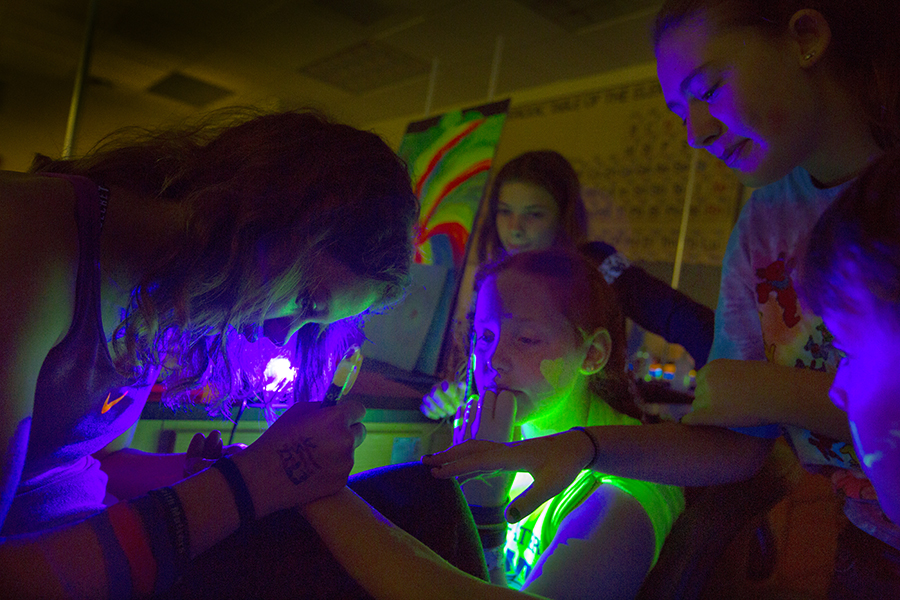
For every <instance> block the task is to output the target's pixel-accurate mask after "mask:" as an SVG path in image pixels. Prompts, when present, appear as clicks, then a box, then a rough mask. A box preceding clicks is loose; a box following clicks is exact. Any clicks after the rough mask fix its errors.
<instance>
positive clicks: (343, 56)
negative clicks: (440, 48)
mask: <svg viewBox="0 0 900 600" xmlns="http://www.w3.org/2000/svg"><path fill="white" fill-rule="evenodd" d="M299 70H300V73H301V74H302V75H305V76H306V77H309V78H311V79H315V80H317V81H322V82H324V83H327V84H329V85H333V86H334V87H337V88H340V89H342V90H345V91H347V92H350V93H351V94H363V93H366V92H370V91H372V90H377V89H379V88H383V87H387V86H390V85H394V84H397V83H400V82H402V81H407V80H409V79H413V78H416V77H421V76H424V75H428V74H429V73H430V72H431V65H430V64H427V63H425V62H422V61H421V60H419V59H417V58H414V57H412V56H409V55H408V54H405V53H403V52H401V51H400V50H397V49H396V48H393V47H391V46H388V45H387V44H384V43H381V42H377V41H369V42H363V43H361V44H356V45H355V46H351V47H349V48H345V49H344V50H341V51H340V52H337V53H335V54H332V55H331V56H326V57H325V58H323V59H321V60H318V61H316V62H314V63H312V64H309V65H307V66H305V67H302V68H300V69H299Z"/></svg>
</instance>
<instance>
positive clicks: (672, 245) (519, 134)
mask: <svg viewBox="0 0 900 600" xmlns="http://www.w3.org/2000/svg"><path fill="white" fill-rule="evenodd" d="M542 148H546V149H551V150H556V151H557V152H559V153H560V154H562V155H563V156H565V157H566V158H567V159H569V161H570V162H571V163H572V164H573V166H574V167H575V170H576V171H577V172H578V175H579V178H580V180H581V184H582V192H583V196H584V200H585V205H586V207H587V210H588V216H589V233H590V237H591V239H597V240H604V241H606V242H608V243H610V244H612V245H613V246H615V247H616V248H617V249H618V250H619V251H621V252H622V253H623V254H625V255H626V256H627V257H628V258H629V259H631V260H637V261H650V262H669V263H671V262H672V261H673V260H674V257H675V252H676V247H677V244H678V235H679V228H680V225H681V215H682V211H683V208H684V203H685V190H686V186H687V183H688V174H689V170H690V165H691V158H692V153H693V152H694V151H693V149H692V148H690V147H689V146H688V145H687V143H686V141H685V134H684V127H683V126H682V124H681V122H680V120H679V119H678V117H676V116H675V115H673V114H672V113H671V112H670V111H669V110H668V109H667V108H666V106H665V101H664V100H663V95H662V89H661V88H660V85H659V82H658V81H657V80H656V79H655V78H649V79H641V80H637V81H634V82H629V83H625V84H621V85H616V86H611V87H607V88H602V89H596V90H592V91H585V92H580V93H575V94H570V95H565V96H559V97H555V98H547V99H542V100H540V101H536V102H530V103H516V102H513V104H512V106H511V107H510V109H509V114H508V115H507V122H506V126H505V127H504V130H503V136H502V138H501V140H500V145H499V147H498V149H497V157H496V160H495V164H496V165H498V166H500V165H503V164H504V163H505V162H507V161H508V160H510V159H512V158H514V157H516V156H517V155H519V154H521V153H522V152H526V151H528V150H537V149H542ZM694 186H695V187H694V193H693V195H692V202H691V207H690V221H689V225H688V230H687V236H686V239H685V249H684V256H683V262H684V264H685V265H708V266H713V267H719V266H720V265H721V262H722V257H723V255H724V252H725V246H726V244H727V242H728V236H729V234H730V233H731V229H732V226H733V224H734V220H735V216H736V214H737V210H738V208H739V203H740V200H741V195H742V187H741V184H740V182H738V180H737V178H736V177H735V176H734V174H733V173H731V171H730V170H729V169H728V168H727V167H726V166H725V165H724V164H723V163H722V162H721V161H719V160H717V159H716V158H714V157H713V156H712V155H710V154H709V153H708V152H700V153H699V155H698V157H697V173H696V179H695V184H694Z"/></svg>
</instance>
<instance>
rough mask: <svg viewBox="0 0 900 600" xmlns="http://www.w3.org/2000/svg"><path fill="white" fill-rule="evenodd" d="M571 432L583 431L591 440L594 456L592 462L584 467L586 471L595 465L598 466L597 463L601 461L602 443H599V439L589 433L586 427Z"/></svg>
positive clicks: (575, 428) (573, 429)
mask: <svg viewBox="0 0 900 600" xmlns="http://www.w3.org/2000/svg"><path fill="white" fill-rule="evenodd" d="M570 431H581V432H582V433H584V435H586V436H588V439H589V440H591V446H593V447H594V456H593V457H591V461H590V462H589V463H588V464H586V465H585V466H584V468H585V469H592V468H594V465H596V464H597V461H598V460H599V459H600V443H599V442H598V441H597V438H595V437H594V434H592V433H591V432H590V431H588V430H587V429H586V428H584V427H573V428H572V429H570Z"/></svg>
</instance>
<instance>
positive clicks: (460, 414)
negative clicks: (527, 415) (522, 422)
mask: <svg viewBox="0 0 900 600" xmlns="http://www.w3.org/2000/svg"><path fill="white" fill-rule="evenodd" d="M515 418H516V397H515V395H514V394H513V393H512V392H510V391H509V390H501V391H500V393H499V394H498V393H496V392H490V391H488V392H485V393H484V394H482V396H481V397H480V398H473V399H472V400H471V401H470V402H467V403H466V404H465V405H463V406H460V407H459V409H458V411H457V413H456V419H455V420H454V422H453V443H454V444H461V443H463V442H464V441H466V440H489V441H492V442H509V441H512V435H513V423H514V422H515Z"/></svg>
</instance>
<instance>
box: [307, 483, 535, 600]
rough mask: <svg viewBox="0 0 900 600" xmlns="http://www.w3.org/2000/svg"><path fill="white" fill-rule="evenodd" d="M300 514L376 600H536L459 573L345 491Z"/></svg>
mask: <svg viewBox="0 0 900 600" xmlns="http://www.w3.org/2000/svg"><path fill="white" fill-rule="evenodd" d="M300 510H301V512H302V513H303V515H304V516H305V517H306V519H307V520H308V521H309V522H310V524H311V525H312V526H313V527H314V528H315V529H316V531H317V532H318V533H319V536H320V537H321V538H322V540H323V541H324V542H325V544H326V545H327V546H328V549H329V550H330V551H331V553H332V554H333V555H334V556H335V558H336V559H337V560H338V561H339V562H340V563H341V564H342V565H343V566H344V568H345V569H346V570H347V572H348V573H350V575H351V576H352V577H353V578H354V579H356V581H357V582H358V583H359V584H360V585H361V586H362V587H363V588H364V589H365V590H366V591H367V592H368V593H369V594H371V595H372V596H373V597H375V598H377V599H379V600H381V599H392V600H407V599H409V600H442V599H444V598H446V599H447V600H457V599H459V598H472V599H485V600H494V599H497V600H502V599H506V598H509V599H513V598H539V597H540V596H534V595H532V594H527V593H525V592H518V591H515V590H511V589H508V588H503V587H498V586H493V585H490V584H489V583H487V582H484V581H482V580H480V579H478V578H476V577H473V576H472V575H469V574H467V573H464V572H462V571H460V570H459V569H457V568H455V567H453V566H452V565H451V564H450V563H448V562H447V561H445V560H444V559H443V558H441V557H440V556H438V555H437V554H436V553H435V552H433V551H432V550H431V549H430V548H428V547H427V546H426V545H425V544H423V543H421V542H420V541H419V540H417V539H416V538H414V537H413V536H411V535H409V534H408V533H406V532H405V531H403V530H402V529H400V528H399V527H397V526H395V525H394V524H393V523H391V522H390V521H388V520H387V519H386V518H385V517H384V516H383V515H381V514H380V513H379V512H378V511H376V510H375V509H374V508H372V507H371V506H369V505H368V504H367V503H366V502H365V501H364V500H363V499H362V498H360V497H359V496H357V495H356V494H355V493H354V492H353V491H352V490H350V489H349V488H344V489H343V490H341V491H340V492H338V493H337V494H335V495H333V496H329V497H327V498H322V499H319V500H316V501H315V502H311V503H309V504H306V505H304V506H303V507H301V509H300Z"/></svg>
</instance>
